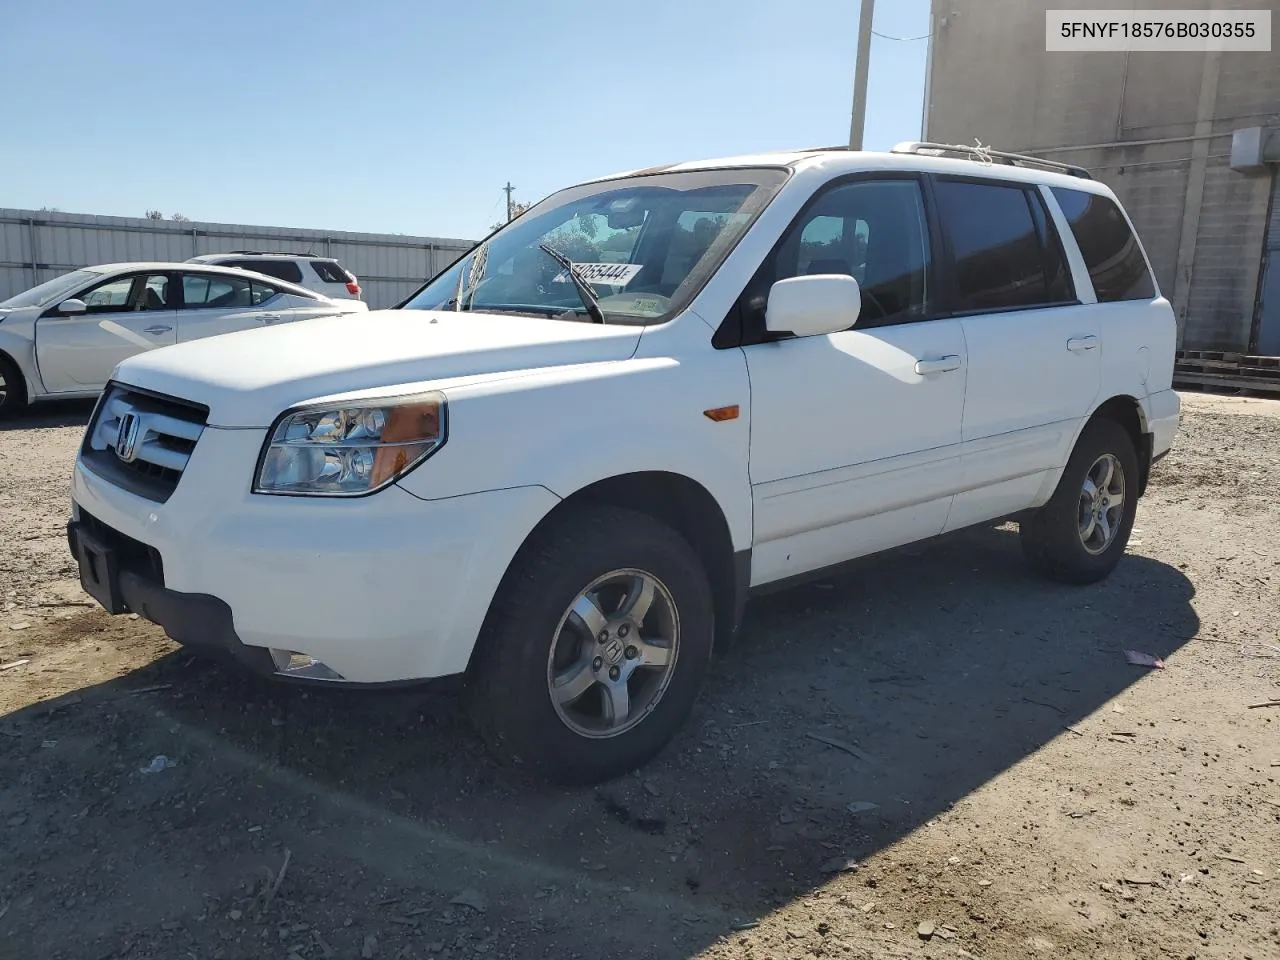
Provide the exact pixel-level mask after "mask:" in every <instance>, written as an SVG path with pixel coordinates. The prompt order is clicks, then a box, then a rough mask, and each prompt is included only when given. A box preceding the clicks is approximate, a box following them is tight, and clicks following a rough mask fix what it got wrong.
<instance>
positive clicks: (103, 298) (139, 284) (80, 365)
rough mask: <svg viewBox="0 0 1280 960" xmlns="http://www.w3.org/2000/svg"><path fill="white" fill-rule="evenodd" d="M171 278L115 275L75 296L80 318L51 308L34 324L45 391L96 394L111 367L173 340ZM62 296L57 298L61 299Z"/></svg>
mask: <svg viewBox="0 0 1280 960" xmlns="http://www.w3.org/2000/svg"><path fill="white" fill-rule="evenodd" d="M174 294H175V288H174V284H173V277H172V275H171V274H169V273H164V272H151V273H148V272H145V271H140V272H134V273H127V274H117V275H115V276H113V277H110V278H108V279H106V280H102V281H100V282H98V283H96V284H94V285H93V286H91V287H87V288H85V289H84V290H82V291H81V292H80V293H78V294H76V295H75V296H76V299H80V300H83V301H84V302H85V306H86V310H85V312H84V313H80V314H70V315H66V314H60V313H58V307H57V304H54V305H53V306H51V307H50V308H49V309H48V310H46V311H45V312H44V313H43V314H41V316H40V318H39V319H38V320H37V321H36V362H37V363H38V365H39V367H40V379H41V380H42V381H44V385H45V389H46V390H48V391H49V392H50V393H81V392H85V391H89V390H100V389H102V387H103V386H105V385H106V382H107V380H108V379H109V378H110V376H111V371H112V370H113V369H114V368H115V366H116V364H118V363H120V361H122V360H125V359H127V358H129V357H131V356H133V355H134V354H137V353H143V352H145V351H147V350H154V349H155V348H156V347H164V346H168V345H169V344H171V343H173V342H174V339H175V327H176V325H177V311H176V310H175V309H174V304H173V297H174ZM64 299H68V298H66V297H64V298H59V302H61V300H64Z"/></svg>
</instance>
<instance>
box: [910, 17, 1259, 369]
mask: <svg viewBox="0 0 1280 960" xmlns="http://www.w3.org/2000/svg"><path fill="white" fill-rule="evenodd" d="M1143 7H1146V8H1148V9H1180V8H1185V9H1205V8H1210V7H1212V8H1221V9H1242V10H1246V9H1254V10H1256V9H1270V10H1272V11H1273V24H1280V0H1195V2H1191V3H1188V2H1179V0H1156V2H1148V0H1136V2H1126V3H1118V2H1114V0H1111V2H1108V0H1086V2H1074V0H933V30H932V33H933V37H932V40H931V41H930V43H931V52H930V77H929V86H928V93H927V99H928V102H927V104H926V108H925V115H926V128H925V131H926V139H929V140H938V141H943V142H947V143H966V144H968V143H973V141H974V138H977V139H979V140H981V141H982V143H983V144H986V145H987V146H991V147H995V148H997V149H1000V150H1011V151H1014V152H1018V153H1031V154H1035V155H1037V156H1043V157H1046V158H1049V159H1055V160H1063V161H1068V162H1071V163H1077V164H1080V165H1082V166H1085V167H1088V168H1089V169H1090V170H1091V171H1093V173H1094V175H1095V176H1097V177H1098V178H1099V179H1101V180H1102V181H1104V182H1105V183H1107V184H1108V185H1109V186H1110V187H1111V188H1112V189H1113V190H1115V191H1116V194H1117V195H1118V196H1119V197H1120V199H1121V201H1122V202H1123V203H1124V204H1125V207H1126V209H1128V211H1129V214H1130V216H1131V217H1132V218H1133V220H1134V223H1135V224H1136V226H1137V228H1138V232H1139V234H1140V235H1141V237H1142V241H1143V243H1144V245H1145V246H1146V248H1147V252H1148V254H1149V255H1150V257H1151V259H1152V261H1153V265H1154V267H1155V271H1156V278H1157V281H1158V282H1159V284H1160V288H1161V290H1162V292H1163V293H1164V294H1165V295H1166V296H1168V297H1170V299H1172V300H1173V303H1174V309H1175V310H1176V312H1177V315H1178V329H1179V337H1180V345H1181V346H1182V347H1183V348H1186V349H1203V350H1236V351H1247V350H1249V349H1250V348H1251V346H1252V344H1253V341H1254V340H1255V339H1256V332H1257V331H1256V324H1257V313H1258V308H1257V302H1258V288H1259V277H1260V269H1261V264H1262V261H1263V257H1264V236H1265V232H1266V221H1267V215H1268V208H1269V202H1270V196H1271V191H1272V182H1273V179H1274V177H1275V175H1276V174H1275V171H1274V168H1272V170H1271V172H1270V173H1269V174H1268V173H1263V174H1244V173H1240V172H1237V171H1234V170H1232V169H1230V166H1229V162H1228V158H1229V154H1230V149H1231V134H1232V132H1233V131H1234V130H1237V129H1240V128H1243V127H1252V126H1263V127H1280V51H1273V52H1271V53H1243V52H1228V53H1222V52H1217V53H1213V52H1211V53H1155V52H1143V53H1101V52H1099V53H1060V52H1054V53H1048V52H1046V51H1045V49H1044V43H1045V11H1046V10H1048V9H1051V8H1052V9H1056V10H1061V9H1071V8H1076V9H1116V10H1123V11H1128V12H1132V11H1133V10H1134V9H1135V8H1137V9H1141V8H1143ZM1273 29H1274V28H1273Z"/></svg>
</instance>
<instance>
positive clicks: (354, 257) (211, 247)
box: [0, 208, 471, 309]
mask: <svg viewBox="0 0 1280 960" xmlns="http://www.w3.org/2000/svg"><path fill="white" fill-rule="evenodd" d="M470 247H471V241H469V240H457V239H441V238H437V237H408V236H401V235H398V234H384V233H348V232H344V231H324V230H299V229H294V228H291V227H259V226H245V225H242V224H231V223H197V222H194V221H187V222H180V221H173V220H146V219H142V218H133V217H99V216H94V215H92V214H77V213H50V212H47V211H39V210H9V209H4V208H0V300H3V299H5V298H7V297H11V296H13V295H14V294H15V293H20V292H21V291H23V290H26V289H27V288H29V287H33V286H35V285H36V284H37V283H42V282H43V281H45V280H49V279H51V278H53V277H56V276H57V275H58V274H60V273H66V272H67V271H68V270H74V269H76V268H77V267H86V266H93V265H95V264H100V263H121V262H125V261H130V260H166V261H182V260H186V259H187V258H188V257H194V256H198V255H200V254H205V253H223V252H226V251H228V250H267V251H280V252H292V253H315V254H320V255H323V256H332V257H337V258H338V259H339V260H341V261H342V264H343V265H344V266H345V267H346V268H347V269H348V270H350V271H351V272H352V273H354V274H355V275H356V276H357V277H359V278H360V285H361V286H362V287H363V288H364V299H365V300H366V301H367V302H368V304H369V306H370V307H373V308H375V309H376V308H379V307H389V306H391V305H392V304H395V303H397V302H398V301H399V300H401V299H403V298H404V297H406V296H408V295H409V294H410V293H412V292H413V290H414V288H415V287H417V286H418V285H419V284H420V283H422V281H423V280H425V279H427V278H428V277H433V276H435V275H436V274H437V273H439V272H440V271H441V270H443V269H444V268H445V267H447V266H448V265H449V264H450V263H452V262H453V261H454V260H456V259H457V258H458V256H459V255H460V254H461V253H462V252H463V251H465V250H467V249H468V248H470Z"/></svg>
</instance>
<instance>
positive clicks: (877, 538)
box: [741, 178, 968, 585]
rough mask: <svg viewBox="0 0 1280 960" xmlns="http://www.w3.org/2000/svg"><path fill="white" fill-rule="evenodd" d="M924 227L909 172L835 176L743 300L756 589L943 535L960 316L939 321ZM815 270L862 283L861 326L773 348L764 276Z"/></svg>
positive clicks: (959, 365) (959, 406) (955, 454)
mask: <svg viewBox="0 0 1280 960" xmlns="http://www.w3.org/2000/svg"><path fill="white" fill-rule="evenodd" d="M926 222H927V221H926V217H925V206H924V202H923V195H922V192H921V187H920V184H919V182H918V181H917V180H916V179H914V178H901V179H883V180H868V179H854V180H849V181H844V182H837V183H835V184H833V185H830V186H828V187H826V188H824V189H823V191H822V192H820V193H819V195H818V196H817V197H815V199H814V200H813V201H811V202H810V204H809V205H808V207H807V208H806V209H805V211H804V212H802V213H801V214H800V216H799V217H798V218H797V219H796V221H795V222H794V223H793V224H792V226H791V228H790V229H789V231H788V233H787V235H785V236H784V238H783V239H782V241H781V242H780V243H779V244H778V246H777V248H776V249H775V250H774V251H773V252H772V253H771V254H770V257H769V258H768V259H767V260H766V262H765V264H764V265H763V266H762V267H761V268H760V271H759V272H757V274H756V277H755V278H753V280H752V283H751V285H750V286H749V287H748V290H747V291H746V293H744V295H743V300H742V302H741V307H742V309H743V311H744V331H745V333H744V340H745V342H746V344H747V345H746V346H744V347H743V350H744V352H745V354H746V360H747V367H748V372H749V374H750V381H751V461H750V473H751V491H752V503H753V509H754V537H753V551H752V577H751V579H752V583H753V585H757V584H762V583H768V582H771V581H774V580H779V579H783V578H785V577H788V576H793V575H796V574H801V573H804V572H806V571H809V570H813V569H817V568H819V567H824V566H828V565H831V564H835V563H839V562H842V561H844V560H848V559H851V558H853V557H857V556H861V555H864V554H868V553H872V552H875V551H876V550H881V549H884V548H887V547H892V546H896V545H899V544H902V543H907V542H910V541H913V540H918V539H922V538H925V537H929V536H933V535H935V534H938V533H940V532H941V531H942V529H943V526H944V525H945V523H946V520H947V512H948V509H949V507H950V504H951V500H952V498H953V495H954V493H955V492H956V490H957V489H958V487H959V475H960V470H959V464H960V438H961V432H960V431H961V417H962V412H963V410H964V398H965V382H966V378H967V375H968V374H967V350H966V347H965V341H964V334H963V331H962V329H961V325H960V322H959V321H958V320H953V319H933V317H934V316H935V313H934V308H933V302H934V295H933V291H932V289H931V285H932V283H933V280H932V273H931V270H930V263H931V259H932V256H931V244H930V239H929V232H928V229H927V226H926ZM805 274H849V275H852V276H853V277H854V278H855V279H857V280H858V282H859V284H860V285H861V287H862V291H863V296H862V309H861V313H860V315H859V317H858V320H857V324H856V325H854V326H852V328H851V329H849V330H844V331H841V332H838V333H833V334H828V335H825V336H817V337H804V338H792V339H784V340H780V341H774V342H768V340H767V335H765V334H763V332H762V331H763V310H764V307H765V305H766V304H767V291H768V288H769V286H771V285H772V284H773V283H774V282H776V281H777V280H781V279H785V278H787V277H793V276H800V275H805ZM852 319H853V318H850V321H851V324H852ZM753 340H754V341H756V342H752V341H753Z"/></svg>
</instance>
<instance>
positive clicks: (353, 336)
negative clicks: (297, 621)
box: [114, 310, 642, 427]
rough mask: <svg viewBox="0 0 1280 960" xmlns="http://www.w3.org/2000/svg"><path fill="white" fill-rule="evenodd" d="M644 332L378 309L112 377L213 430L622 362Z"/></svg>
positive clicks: (131, 366)
mask: <svg viewBox="0 0 1280 960" xmlns="http://www.w3.org/2000/svg"><path fill="white" fill-rule="evenodd" d="M641 331H642V328H640V327H629V326H628V327H623V326H613V325H600V324H593V323H578V322H574V321H571V320H550V319H542V318H540V317H517V316H501V315H495V314H482V313H470V312H468V313H452V312H438V311H427V310H377V311H373V312H371V313H358V314H347V315H344V316H336V317H321V318H317V319H314V320H304V321H302V322H300V323H290V324H282V325H280V326H276V327H266V328H263V329H259V330H247V331H245V332H243V333H231V334H226V335H224V336H220V337H210V338H208V339H207V340H196V341H193V342H191V343H183V344H179V345H177V346H173V347H164V348H163V349H160V350H155V351H152V352H150V353H144V354H140V355H139V356H136V357H131V358H130V359H128V360H125V361H124V362H123V363H121V364H120V366H119V367H118V368H117V369H116V373H115V376H114V379H116V380H119V381H121V382H122V383H127V384H131V385H132V386H135V387H142V388H144V389H147V390H154V391H156V392H157V393H164V394H168V395H169V396H173V397H180V398H182V399H184V400H192V401H195V402H196V403H202V404H204V405H206V406H207V407H208V408H209V424H210V425H211V426H219V427H268V426H270V425H271V422H272V421H273V420H274V419H275V418H276V417H277V416H279V415H280V413H282V412H283V411H284V410H286V409H287V408H289V407H291V406H294V405H295V404H298V403H302V402H305V401H307V400H312V399H315V398H317V397H325V396H330V395H333V394H340V393H347V392H355V391H359V390H371V389H378V388H382V387H392V388H394V387H397V386H399V385H401V384H409V383H421V382H423V381H428V380H445V379H451V378H455V377H466V376H473V375H476V374H486V373H504V372H507V371H515V370H531V369H536V368H539V367H553V366H564V365H569V364H576V363H595V362H600V361H606V360H625V359H627V358H628V357H630V356H632V355H633V354H634V353H635V350H636V345H637V343H638V341H639V338H640V334H641Z"/></svg>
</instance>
